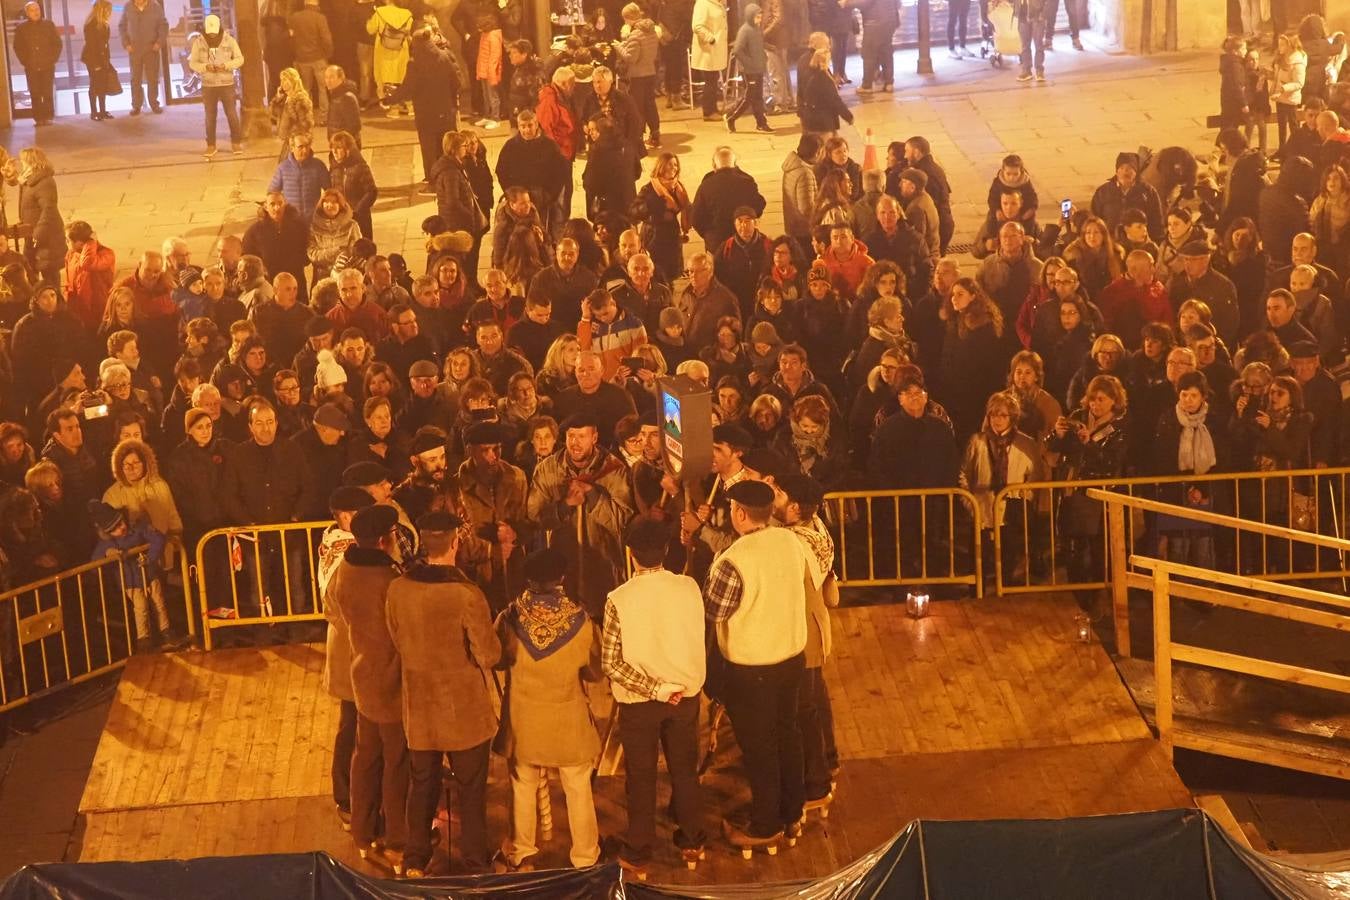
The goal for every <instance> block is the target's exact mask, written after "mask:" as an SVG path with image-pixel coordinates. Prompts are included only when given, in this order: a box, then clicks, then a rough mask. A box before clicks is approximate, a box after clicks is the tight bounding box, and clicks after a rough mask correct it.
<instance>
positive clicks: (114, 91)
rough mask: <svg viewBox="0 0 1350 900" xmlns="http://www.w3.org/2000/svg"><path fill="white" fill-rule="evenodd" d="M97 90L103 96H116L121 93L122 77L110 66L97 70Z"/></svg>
mask: <svg viewBox="0 0 1350 900" xmlns="http://www.w3.org/2000/svg"><path fill="white" fill-rule="evenodd" d="M98 82H99V92H100V93H101V94H103V96H105V97H116V96H117V95H118V94H120V93H122V79H121V77H119V76H118V74H117V70H116V69H114V68H113V67H112V66H108V67H107V68H105V69H99V70H98Z"/></svg>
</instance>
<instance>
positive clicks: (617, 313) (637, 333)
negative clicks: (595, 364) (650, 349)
mask: <svg viewBox="0 0 1350 900" xmlns="http://www.w3.org/2000/svg"><path fill="white" fill-rule="evenodd" d="M577 340H578V341H579V342H580V344H581V349H582V350H595V351H597V352H599V354H600V359H601V361H602V363H603V365H604V375H603V378H604V379H605V380H606V381H612V380H613V379H614V377H615V376H616V375H618V374H619V369H620V363H621V362H622V361H623V360H624V359H625V358H626V357H631V356H633V354H634V351H635V350H636V349H637V348H638V347H640V346H642V345H643V344H645V343H647V329H646V327H645V326H644V325H643V324H642V320H641V319H639V318H638V317H637V316H635V315H634V314H633V313H631V312H629V311H628V310H626V309H620V307H619V304H618V303H616V302H615V301H614V297H613V295H612V294H610V292H609V291H608V290H607V289H605V288H596V289H595V290H593V291H591V292H590V294H588V295H587V296H586V299H585V300H584V301H583V302H582V304H581V322H580V323H579V324H578V325H577ZM625 368H627V367H625ZM623 375H624V377H627V375H628V373H627V372H626V371H625V372H624V373H623Z"/></svg>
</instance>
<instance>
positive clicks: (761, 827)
mask: <svg viewBox="0 0 1350 900" xmlns="http://www.w3.org/2000/svg"><path fill="white" fill-rule="evenodd" d="M805 664H806V657H805V655H804V654H801V653H798V654H797V655H796V656H793V657H790V658H789V659H785V660H783V661H782V662H780V663H774V664H773V665H769V666H743V665H740V664H738V663H733V662H730V661H728V662H727V663H726V664H725V670H724V672H723V691H722V693H723V696H724V700H725V703H726V708H727V715H728V716H730V717H731V728H732V731H734V732H735V734H736V743H737V744H739V745H740V748H741V756H742V757H743V758H744V761H745V772H746V776H747V778H748V779H749V781H750V824H749V831H748V833H749V834H750V835H751V836H752V837H770V836H772V835H775V834H778V833H779V832H781V831H782V830H783V826H784V825H787V824H790V823H792V822H796V821H797V820H798V819H800V818H801V815H802V804H803V803H805V802H806V787H805V783H804V781H803V768H802V765H803V764H802V734H801V730H800V728H799V726H798V724H797V690H798V688H799V687H800V686H801V682H802V673H803V670H804V668H805Z"/></svg>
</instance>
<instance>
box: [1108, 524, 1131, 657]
mask: <svg viewBox="0 0 1350 900" xmlns="http://www.w3.org/2000/svg"><path fill="white" fill-rule="evenodd" d="M1106 518H1107V539H1108V540H1109V541H1110V542H1111V571H1110V573H1109V575H1110V578H1111V615H1112V619H1113V620H1114V622H1115V631H1116V652H1117V653H1119V654H1120V655H1121V656H1129V655H1130V588H1129V585H1127V584H1126V583H1125V571H1126V569H1127V567H1128V566H1129V561H1128V553H1127V550H1128V548H1127V541H1126V539H1125V506H1124V504H1121V503H1118V502H1113V501H1110V500H1108V501H1106Z"/></svg>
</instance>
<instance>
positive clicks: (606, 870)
mask: <svg viewBox="0 0 1350 900" xmlns="http://www.w3.org/2000/svg"><path fill="white" fill-rule="evenodd" d="M126 897H134V898H137V900H183V898H194V900H216V898H219V900H225V898H231V900H234V898H246V900H351V898H412V897H428V898H431V897H434V898H461V897H463V898H471V897H503V898H508V897H509V898H513V900H517V898H519V900H536V898H537V900H572V898H576V900H583V898H584V900H602V898H615V900H657V898H695V897H697V898H705V900H769V898H788V897H792V898H798V900H815V898H820V900H824V898H831V900H872V898H876V900H883V898H884V900H973V898H1018V900H1059V898H1064V900H1085V898H1091V900H1115V898H1120V900H1127V898H1128V900H1154V898H1158V900H1162V898H1168V900H1197V898H1215V900H1267V898H1308V900H1345V898H1350V870H1346V871H1326V870H1319V869H1313V868H1305V867H1300V866H1296V865H1291V864H1289V863H1287V862H1283V861H1280V860H1277V859H1275V858H1272V857H1267V856H1263V855H1261V854H1257V853H1254V852H1252V851H1251V850H1248V849H1246V848H1245V847H1241V846H1239V845H1237V844H1235V843H1233V842H1232V841H1231V840H1229V838H1228V836H1227V835H1226V834H1224V832H1223V829H1222V828H1220V827H1219V826H1218V825H1217V824H1216V823H1215V822H1214V820H1213V819H1211V818H1209V817H1208V816H1207V815H1205V814H1204V813H1203V812H1200V811H1199V810H1193V809H1176V810H1166V811H1162V812H1153V813H1135V814H1130V815H1117V816H1095V817H1090V818H1080V819H1053V820H1042V819H1027V820H994V821H975V822H935V821H923V820H918V821H914V822H911V823H910V824H909V825H908V826H906V828H905V829H904V830H903V831H901V832H900V833H899V834H897V835H896V836H895V837H894V838H892V839H891V840H890V841H887V842H886V843H885V844H883V845H882V846H880V847H878V848H877V849H875V850H873V851H872V852H871V853H868V854H866V855H865V856H863V857H862V858H861V859H858V860H856V861H855V862H853V863H852V864H850V865H849V866H847V867H845V868H844V869H841V870H840V871H838V872H835V873H833V874H831V875H827V876H825V877H823V878H820V879H817V880H814V881H801V882H793V883H780V884H745V885H708V886H703V887H688V886H668V887H663V886H660V885H652V884H643V883H638V882H632V881H627V880H626V879H625V878H624V877H623V873H622V871H621V870H620V869H619V867H618V866H616V865H601V866H594V867H592V868H589V869H559V870H552V871H542V872H529V873H516V874H511V875H486V876H463V877H445V878H427V879H423V880H421V881H389V880H385V879H380V878H371V877H369V876H367V875H363V874H361V873H360V872H357V871H354V870H352V869H349V868H347V867H346V866H344V865H342V864H341V863H339V862H337V861H336V860H334V859H333V858H332V857H331V856H329V855H328V854H326V853H295V854H275V855H264V856H235V857H221V858H212V859H197V860H188V861H156V862H135V863H130V862H128V863H119V862H107V863H51V864H44V865H34V866H25V867H24V868H23V869H20V870H19V871H18V872H16V873H14V874H13V875H12V876H10V878H9V879H8V880H6V881H5V883H4V884H3V885H2V886H0V900H46V898H53V900H54V898H62V900H104V898H109V900H110V898H126Z"/></svg>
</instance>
